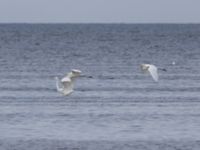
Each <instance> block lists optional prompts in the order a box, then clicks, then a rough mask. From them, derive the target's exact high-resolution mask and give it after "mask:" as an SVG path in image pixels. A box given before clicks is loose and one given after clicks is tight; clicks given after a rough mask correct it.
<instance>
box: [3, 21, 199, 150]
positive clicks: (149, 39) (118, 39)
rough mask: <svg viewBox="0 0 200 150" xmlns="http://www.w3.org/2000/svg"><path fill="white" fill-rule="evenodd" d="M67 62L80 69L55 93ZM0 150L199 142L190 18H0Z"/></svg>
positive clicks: (186, 148) (153, 147) (131, 149)
mask: <svg viewBox="0 0 200 150" xmlns="http://www.w3.org/2000/svg"><path fill="white" fill-rule="evenodd" d="M143 63H147V64H153V65H155V66H157V67H158V74H159V82H154V80H153V79H152V77H151V76H150V75H149V74H144V73H143V72H142V71H141V69H140V64H143ZM72 69H79V70H81V71H82V74H83V75H85V76H90V78H87V77H80V78H78V79H77V80H76V82H75V86H74V92H73V93H72V94H70V95H69V96H63V95H62V94H61V93H59V92H57V90H56V81H55V77H56V76H57V77H59V78H60V79H61V78H62V77H64V76H65V75H66V74H67V73H68V72H70V71H71V70H72ZM163 69H165V70H163ZM8 149H9V150H199V149H200V24H0V150H8Z"/></svg>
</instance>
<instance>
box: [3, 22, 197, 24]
mask: <svg viewBox="0 0 200 150" xmlns="http://www.w3.org/2000/svg"><path fill="white" fill-rule="evenodd" d="M0 24H200V22H0Z"/></svg>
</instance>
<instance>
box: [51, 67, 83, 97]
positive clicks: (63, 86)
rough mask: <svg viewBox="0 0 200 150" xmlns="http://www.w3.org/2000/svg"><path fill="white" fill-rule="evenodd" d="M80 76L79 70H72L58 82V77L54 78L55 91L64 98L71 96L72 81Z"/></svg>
mask: <svg viewBox="0 0 200 150" xmlns="http://www.w3.org/2000/svg"><path fill="white" fill-rule="evenodd" d="M80 75H81V71H80V70H76V69H73V70H72V71H71V72H70V73H68V74H67V75H66V76H65V77H63V78H62V79H61V80H59V79H58V77H55V79H56V88H57V91H58V92H60V93H62V94H63V95H65V96H66V95H69V94H71V93H72V92H73V88H74V81H75V79H76V78H77V77H79V76H80Z"/></svg>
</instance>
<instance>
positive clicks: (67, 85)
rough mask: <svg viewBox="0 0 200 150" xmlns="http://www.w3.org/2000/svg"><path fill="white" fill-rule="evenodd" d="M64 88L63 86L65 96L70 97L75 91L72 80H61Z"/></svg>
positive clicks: (65, 78)
mask: <svg viewBox="0 0 200 150" xmlns="http://www.w3.org/2000/svg"><path fill="white" fill-rule="evenodd" d="M61 83H62V86H63V94H64V95H68V94H70V93H71V92H72V91H73V83H72V81H71V79H70V78H68V77H64V78H63V79H62V80H61Z"/></svg>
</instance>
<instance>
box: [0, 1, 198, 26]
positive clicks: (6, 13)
mask: <svg viewBox="0 0 200 150" xmlns="http://www.w3.org/2000/svg"><path fill="white" fill-rule="evenodd" d="M0 23H200V0H0Z"/></svg>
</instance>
